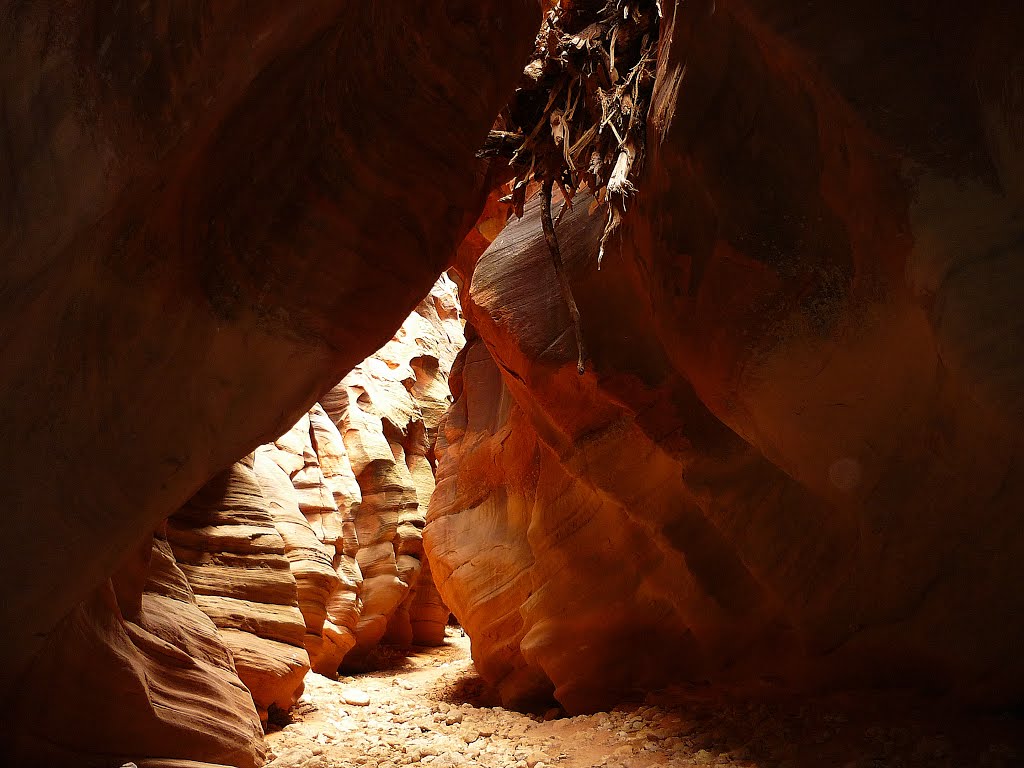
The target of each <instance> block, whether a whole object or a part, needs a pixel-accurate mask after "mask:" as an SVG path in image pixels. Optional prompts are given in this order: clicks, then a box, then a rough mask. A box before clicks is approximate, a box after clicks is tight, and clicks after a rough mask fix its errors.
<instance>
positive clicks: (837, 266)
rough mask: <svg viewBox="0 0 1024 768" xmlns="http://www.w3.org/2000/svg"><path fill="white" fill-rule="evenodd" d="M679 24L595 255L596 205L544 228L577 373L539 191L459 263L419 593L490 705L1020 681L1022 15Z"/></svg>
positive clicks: (996, 690)
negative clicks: (456, 326)
mask: <svg viewBox="0 0 1024 768" xmlns="http://www.w3.org/2000/svg"><path fill="white" fill-rule="evenodd" d="M712 11H713V12H712ZM675 18H676V26H675V29H674V34H673V35H672V37H671V41H672V44H671V48H670V49H666V52H665V53H666V55H667V56H668V57H669V58H668V67H667V70H666V72H667V74H668V75H669V77H667V78H666V80H664V81H663V83H670V82H672V80H671V77H670V76H671V75H672V74H673V73H679V72H681V69H676V68H677V67H678V68H681V66H682V64H683V63H684V62H685V63H686V71H685V77H684V78H683V79H682V81H681V83H682V84H681V88H680V95H679V101H678V106H677V109H676V113H675V119H674V124H673V125H672V128H671V131H670V132H669V134H668V137H667V139H666V140H665V141H664V142H662V141H661V139H660V137H659V136H656V135H652V136H651V137H650V141H649V149H650V154H649V157H648V161H647V162H648V165H647V168H648V170H647V178H646V181H645V183H644V185H643V186H642V188H641V191H640V193H639V196H638V198H637V200H636V201H634V204H633V205H632V206H631V207H630V212H629V215H628V216H627V218H626V224H625V228H624V229H623V232H622V236H621V238H616V242H615V243H614V247H612V248H610V249H609V252H608V254H607V256H606V259H605V262H604V268H603V269H602V271H600V272H598V271H597V267H596V253H597V238H598V236H599V233H600V231H601V227H602V222H601V221H600V220H599V219H600V214H599V213H595V214H594V217H593V218H591V216H590V215H589V214H588V208H589V202H590V201H588V200H586V199H585V198H584V197H583V196H581V197H580V198H578V199H577V201H576V204H575V207H574V209H573V211H572V212H571V213H569V214H567V215H566V217H565V219H564V221H563V222H562V223H561V224H560V225H559V228H558V235H559V239H560V242H561V243H562V249H563V256H564V258H565V259H566V262H567V268H568V269H569V271H570V273H571V277H572V282H573V286H574V290H575V292H576V299H577V302H578V303H579V307H580V311H581V313H582V316H583V326H584V336H585V338H586V340H587V346H588V353H589V357H590V360H589V363H588V371H587V374H586V375H585V376H584V377H582V378H580V377H578V376H577V375H576V373H575V370H574V366H573V365H572V361H573V360H574V359H575V355H576V350H575V344H574V341H573V333H572V328H571V326H569V318H568V312H567V311H566V309H565V307H564V305H563V302H562V299H561V297H560V295H559V292H558V289H557V283H556V280H555V277H554V273H553V270H552V267H551V265H550V256H549V254H548V252H547V247H546V244H545V242H544V240H543V236H542V234H541V226H540V221H539V212H538V208H537V204H536V201H535V202H534V204H533V206H532V208H530V209H529V210H528V211H527V215H526V216H525V218H524V219H523V220H522V221H519V222H513V223H511V224H510V225H509V226H508V227H507V228H506V229H505V230H504V231H503V232H502V234H501V235H500V237H499V238H498V239H497V240H496V241H495V242H494V243H493V245H492V246H491V247H490V249H489V250H488V251H487V252H486V253H485V254H484V255H483V257H482V258H481V259H480V260H479V262H478V263H477V264H476V266H475V271H474V272H473V273H472V275H471V276H470V274H468V273H467V274H466V275H465V278H466V283H467V286H466V288H467V290H466V296H465V301H464V306H465V311H466V314H467V317H468V319H469V320H470V322H471V323H472V324H473V325H474V326H475V328H476V330H477V332H478V333H479V336H480V339H481V342H475V343H471V345H470V347H468V348H467V350H466V352H465V353H464V355H465V357H464V359H463V360H462V365H461V373H460V374H459V375H458V376H457V377H453V380H454V379H461V385H459V384H455V385H453V391H455V390H460V392H459V395H458V396H459V399H458V401H457V402H456V404H455V407H454V408H453V411H452V414H451V416H450V417H449V420H448V423H447V426H446V428H445V430H444V437H445V440H444V441H442V445H443V444H444V443H445V442H446V443H447V446H446V447H445V448H444V450H443V452H442V458H441V466H440V467H439V472H438V479H439V483H438V490H437V492H436V493H435V495H434V497H433V500H432V502H431V510H430V522H429V523H428V525H427V528H426V531H425V545H426V549H427V552H428V555H429V557H430V559H431V562H432V566H433V568H434V573H435V578H436V579H437V581H438V584H439V586H440V587H441V592H442V595H443V596H444V598H445V600H446V601H447V602H448V604H449V605H450V606H451V608H452V609H453V611H454V612H455V613H456V615H457V616H458V617H459V618H460V620H462V622H463V623H464V625H465V626H466V627H467V630H468V631H469V633H470V635H471V636H472V637H473V651H474V658H475V659H476V660H477V661H478V664H479V666H480V668H481V671H482V673H483V674H484V675H485V676H486V677H488V678H489V679H490V680H492V681H493V682H495V683H497V684H498V685H499V687H500V688H501V689H502V691H503V693H504V695H505V698H506V701H509V702H511V703H515V702H517V701H527V700H530V699H532V698H538V697H542V696H544V695H546V694H547V693H548V692H550V691H552V690H553V691H554V694H555V696H556V697H557V698H558V699H559V700H560V701H561V702H562V703H563V704H564V705H565V706H566V707H567V708H568V709H569V710H571V711H582V710H586V709H593V708H595V707H599V706H602V705H603V704H606V703H608V702H610V701H613V700H615V699H617V698H620V697H622V696H624V695H628V694H629V693H630V692H632V690H633V689H636V688H640V689H643V688H648V687H650V686H652V685H664V684H667V683H669V682H672V681H704V680H711V681H715V682H723V683H725V682H731V683H736V684H742V685H765V684H768V685H783V686H786V687H790V688H798V689H799V688H808V687H816V686H819V685H846V684H858V685H863V684H894V685H903V684H911V685H918V686H922V687H924V688H926V689H929V690H942V691H953V692H955V693H956V694H958V695H962V696H965V697H967V698H970V699H973V700H976V701H981V702H985V703H992V702H1003V701H1007V700H1013V699H1015V698H1017V697H1019V696H1020V695H1021V693H1022V692H1024V665H1022V664H1021V662H1020V659H1019V654H1017V653H1016V651H1015V650H1014V648H1015V646H1016V645H1017V644H1019V642H1020V640H1021V638H1022V637H1024V623H1022V621H1021V617H1022V616H1024V610H1022V609H1024V602H1022V600H1024V598H1022V596H1021V593H1020V590H1019V589H1017V586H1016V585H1019V584H1020V583H1021V582H1022V579H1024V570H1022V569H1024V566H1022V563H1024V557H1022V555H1024V538H1022V533H1021V529H1020V526H1019V525H1017V524H1016V522H1015V521H1016V518H1017V517H1018V512H1017V510H1019V508H1020V504H1021V502H1022V501H1024V485H1022V483H1021V477H1022V476H1024V475H1022V473H1021V469H1022V467H1021V456H1022V455H1024V454H1022V452H1021V450H1020V449H1021V444H1020V435H1021V433H1022V432H1021V426H1022V421H1024V418H1022V416H1024V411H1022V409H1021V400H1020V393H1021V392H1024V386H1020V377H1021V376H1024V365H1022V363H1021V361H1022V360H1024V356H1022V355H1021V354H1020V351H1021V349H1022V348H1024V320H1022V314H1021V306H1022V305H1021V304H1020V302H1018V301H1016V300H1015V299H1011V298H1010V296H1011V295H1013V296H1016V295H1017V294H1018V293H1019V292H1020V290H1021V288H1022V287H1024V273H1022V272H1021V271H1020V270H1019V269H1018V265H1019V264H1020V263H1024V262H1021V260H1020V259H1019V258H1018V257H1017V256H1018V255H1019V254H1017V250H1019V243H1020V241H1021V232H1022V229H1021V226H1020V219H1019V213H1020V211H1021V209H1022V203H1024V197H1022V195H1021V190H1020V185H1019V184H1017V183H1016V182H1015V181H1014V179H1015V178H1016V176H1015V175H1014V171H1013V170H1012V169H1014V168H1016V167H1017V166H1018V165H1019V164H1020V162H1021V160H1022V158H1024V151H1022V150H1024V146H1022V144H1021V142H1020V141H1019V140H1018V139H1019V131H1017V130H1016V128H1015V126H1018V125H1019V123H1020V121H1021V119H1022V115H1024V111H1022V107H1021V105H1020V103H1019V100H1018V99H1016V97H1015V96H1013V94H1015V93H1017V92H1018V91H1019V82H1017V81H1016V80H1014V78H1015V77H1017V75H1013V74H1010V72H1011V71H1017V72H1019V70H1013V68H1012V66H1010V65H1012V64H1013V63H1014V62H1017V61H1018V60H1019V51H1018V50H1016V49H1015V48H1013V46H1010V45H1009V44H1008V43H1007V39H1008V34H1009V33H1008V32H1007V30H1008V29H1014V30H1018V31H1020V30H1021V28H1022V25H1024V13H1022V12H1021V11H1020V9H1018V8H1010V7H1009V6H1008V5H1007V4H1000V3H986V4H983V6H982V7H978V8H966V7H961V6H954V5H950V4H947V5H943V6H942V7H941V8H936V7H932V6H929V7H928V8H927V9H925V6H924V5H922V4H915V3H911V4H908V5H903V6H900V8H899V9H893V8H890V7H889V6H884V7H883V6H882V5H881V4H876V3H873V2H860V3H853V4H846V5H844V6H842V7H838V6H820V7H818V6H815V7H814V8H813V9H811V8H808V9H803V7H802V6H801V9H798V8H797V4H793V3H768V2H756V1H750V2H745V1H742V0H737V1H735V2H721V1H719V2H718V3H717V4H711V3H685V4H682V5H681V6H680V8H679V12H678V14H677V16H676V17H675ZM666 39H668V35H666ZM896 41H898V42H896ZM1008 66H1009V67H1010V68H1009V69H1008V68H1007V67H1008ZM938 72H941V73H942V76H941V77H937V76H935V74H934V73H938ZM460 263H461V262H460ZM470 277H471V282H470ZM459 368H460V366H459V365H457V366H456V369H459ZM499 377H500V378H499ZM510 446H514V448H510ZM496 541H501V542H503V543H502V545H501V546H497V547H496V546H495V542H496Z"/></svg>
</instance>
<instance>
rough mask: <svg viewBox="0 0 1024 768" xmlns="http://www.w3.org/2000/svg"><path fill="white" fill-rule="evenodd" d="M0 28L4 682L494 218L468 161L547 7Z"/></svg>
mask: <svg viewBox="0 0 1024 768" xmlns="http://www.w3.org/2000/svg"><path fill="white" fill-rule="evenodd" d="M0 18H2V19H3V23H2V24H0V51H2V53H0V79H2V81H3V82H4V83H5V88H4V91H3V94H2V96H0V98H2V101H3V106H2V108H3V112H4V114H5V116H6V117H5V120H4V125H5V129H4V130H3V131H2V132H0V156H2V157H3V158H4V160H3V161H2V162H3V172H2V173H0V253H3V255H4V258H3V259H2V265H0V292H2V293H3V297H4V300H3V301H2V302H0V327H3V328H4V351H5V354H4V360H3V362H2V364H0V393H2V397H0V404H2V405H0V430H2V431H3V433H4V434H6V435H10V436H12V439H11V440H9V441H7V442H6V443H5V447H4V448H2V449H0V465H2V466H3V467H4V472H3V473H2V475H0V498H2V499H3V500H4V503H5V507H6V508H7V510H8V514H7V516H6V518H5V520H6V526H7V536H6V537H5V541H6V542H7V543H6V544H5V545H4V548H3V553H2V556H0V581H2V582H3V583H5V584H15V583H17V584H27V585H29V586H28V587H27V588H25V589H17V590H11V591H10V592H9V594H7V595H6V596H5V599H4V600H3V601H0V628H2V631H0V651H2V654H3V657H4V658H5V659H7V663H6V664H5V665H3V670H2V672H0V690H3V689H5V688H6V686H7V685H8V684H9V683H10V682H11V681H12V680H13V679H14V678H15V677H16V676H17V675H18V674H19V673H20V671H21V669H22V668H23V666H24V665H25V664H26V663H27V662H28V661H29V660H30V659H31V658H32V657H33V655H34V654H35V653H36V652H37V651H38V650H39V648H40V647H41V644H42V643H43V642H44V639H43V638H45V637H46V636H47V634H48V633H49V632H50V631H51V630H53V629H54V628H55V627H56V626H57V624H58V623H59V622H60V621H61V619H62V617H64V616H65V615H67V614H68V612H69V611H71V610H73V609H74V606H76V605H77V604H78V603H79V602H81V601H82V600H83V599H85V598H86V597H87V596H88V595H89V594H90V593H91V592H92V590H94V589H95V588H96V587H97V586H98V585H100V584H102V583H103V582H104V581H105V580H106V579H107V578H108V576H109V575H110V573H111V572H112V570H113V569H114V567H115V565H116V564H117V562H118V560H119V559H120V557H121V556H122V555H123V553H124V552H126V551H127V550H128V549H130V548H131V547H132V546H133V545H134V543H135V542H137V541H138V540H139V538H140V537H141V536H143V535H145V534H146V533H147V532H148V531H152V530H153V528H154V527H155V526H156V525H158V524H159V523H160V521H162V520H163V519H165V518H166V517H167V516H168V515H169V514H171V513H172V512H173V511H174V510H175V509H177V508H179V507H180V506H181V505H183V504H184V503H185V502H186V501H187V500H188V499H189V498H190V497H191V496H192V495H193V494H194V493H195V492H196V491H197V490H198V489H199V488H200V487H201V486H202V485H203V484H204V483H205V482H206V481H207V480H209V479H210V478H211V477H212V476H213V475H214V474H215V473H216V472H218V471H220V470H221V469H222V468H223V467H225V466H227V465H229V464H230V463H231V462H233V461H235V460H237V459H238V457H239V456H242V455H244V454H246V453H247V452H249V451H252V450H254V449H255V448H256V446H257V445H259V444H260V443H261V442H265V441H267V440H271V439H273V438H274V437H276V436H277V435H279V434H280V433H281V432H282V431H284V430H286V429H287V428H288V427H289V426H290V425H291V424H294V422H295V421H296V420H297V419H298V418H299V417H300V416H301V415H302V414H303V413H304V412H306V411H307V410H308V409H309V408H310V407H311V405H312V404H313V403H314V402H315V400H316V398H317V397H318V396H319V395H320V394H321V393H323V392H324V391H326V390H327V389H329V388H330V387H331V386H333V385H334V384H335V383H336V382H337V381H338V380H339V379H340V378H342V377H343V376H344V374H345V373H346V372H347V371H349V370H350V369H351V368H352V367H353V366H354V365H355V364H356V363H357V362H358V361H359V360H361V359H363V358H364V357H365V356H366V355H367V354H370V353H371V352H373V350H375V349H377V348H378V347H379V346H380V345H381V344H383V343H384V342H385V341H387V339H388V338H389V337H390V336H391V335H392V334H393V333H394V330H395V329H396V328H397V327H398V325H399V324H400V323H401V320H402V318H403V317H405V316H406V315H407V314H408V313H409V311H411V309H412V308H413V307H414V306H415V304H416V302H418V301H419V300H420V299H421V298H422V297H423V295H424V294H425V293H426V292H427V290H428V289H429V287H430V285H431V283H432V282H433V281H434V280H435V279H436V277H437V274H438V273H439V272H440V271H441V270H442V269H443V268H444V267H445V266H446V265H447V263H448V262H449V260H450V259H451V258H452V256H453V254H454V252H455V250H456V248H457V246H458V243H459V242H460V241H461V239H462V237H463V235H464V234H465V232H466V231H467V230H468V229H469V228H470V226H471V225H472V222H473V221H475V220H476V218H477V213H478V210H479V207H480V205H481V204H482V202H483V196H484V195H485V194H486V189H487V186H488V185H487V182H486V180H485V178H484V176H485V172H486V170H485V166H484V165H483V164H481V163H480V162H479V161H478V160H476V158H475V157H474V152H475V151H476V149H477V148H478V147H479V146H480V144H481V142H482V141H483V139H484V137H485V135H486V133H487V130H488V129H489V127H490V126H491V124H492V121H493V119H494V116H495V115H496V114H497V112H498V110H499V109H500V108H501V105H502V104H503V103H504V102H505V101H506V99H507V98H508V95H509V93H510V91H511V89H512V87H513V86H514V83H515V80H516V78H517V77H518V74H519V69H520V67H521V60H522V58H523V57H524V56H525V55H526V52H527V51H528V50H529V47H530V45H531V41H532V39H533V37H534V35H535V33H536V29H537V26H538V23H539V22H538V19H539V10H538V8H537V5H536V3H534V2H532V1H531V0H512V1H509V0H502V1H501V2H496V1H495V0H474V2H471V3H465V2H456V3H451V2H447V1H444V2H442V1H441V0H429V1H428V2H415V3H411V2H393V1H392V0H387V1H386V2H382V1H375V2H365V3H355V4H352V3H342V4H339V3H334V2H324V1H323V0H314V1H313V2H303V3H298V4H295V3H259V4H256V5H253V4H250V3H238V2H227V3H216V4H210V3H198V2H184V3H177V2H175V3H165V4H160V3H155V4H154V3H150V2H148V0H147V1H145V2H144V1H143V0H129V1H128V2H125V3H120V4H111V3H108V2H98V1H94V2H80V3H70V4H67V3H65V4H45V3H44V4H36V3H29V4H26V3H20V2H14V1H13V0H4V2H0ZM282 371H289V372H290V375H288V376H283V375H281V372H282ZM44 457H45V458H44ZM55 478H56V480H55ZM84 489H88V492H85V491H84ZM41 519H45V520H47V524H46V525H40V524H39V521H40V520H41Z"/></svg>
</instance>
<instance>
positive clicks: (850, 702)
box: [267, 630, 1024, 768]
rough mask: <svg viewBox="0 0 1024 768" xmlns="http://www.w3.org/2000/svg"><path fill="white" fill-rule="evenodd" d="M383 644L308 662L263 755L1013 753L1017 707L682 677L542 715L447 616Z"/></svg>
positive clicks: (970, 757)
mask: <svg viewBox="0 0 1024 768" xmlns="http://www.w3.org/2000/svg"><path fill="white" fill-rule="evenodd" d="M381 653H382V654H383V655H382V656H378V657H377V658H376V659H375V660H374V664H375V665H376V666H377V667H378V671H375V672H369V673H365V674H361V675H357V676H351V677H348V676H344V677H340V678H339V679H338V680H337V681H335V680H330V679H328V678H325V677H322V676H320V675H316V674H312V673H311V674H310V675H309V676H307V678H306V688H305V692H304V694H303V696H302V699H301V700H300V702H299V704H298V705H297V706H296V707H295V708H294V709H293V710H292V712H291V713H289V715H288V719H287V720H285V721H283V722H282V721H278V722H277V724H276V725H272V726H271V728H270V732H269V733H268V734H267V743H268V745H269V748H270V751H271V755H270V763H269V766H268V768H335V767H338V768H341V767H344V766H353V767H357V766H358V767H359V768H399V766H403V765H429V766H431V768H455V767H456V766H460V767H461V766H465V768H474V767H477V766H479V767H483V768H492V767H493V768H585V767H588V766H603V767H605V768H649V767H653V766H662V765H665V766H705V765H731V766H736V767H737V768H741V767H742V768H832V767H833V766H834V767H835V768H890V767H891V768H916V767H917V766H921V767H922V768H924V767H926V766H927V767H928V768H931V767H932V766H935V767H937V768H961V767H962V766H979V768H982V767H983V768H1010V767H1011V766H1020V765H1024V736H1022V735H1021V734H1022V731H1024V727H1022V726H1024V721H1022V719H1021V717H1020V713H1009V712H1004V713H993V714H990V715H985V716H981V715H979V716H972V717H970V718H968V719H965V718H964V717H963V716H962V715H957V714H956V713H954V712H952V711H946V710H943V709H942V707H941V706H940V705H939V704H937V703H935V702H929V701H927V700H921V699H920V698H918V697H903V696H900V695H898V694H886V695H884V696H882V695H880V696H877V697H865V696H863V695H861V696H859V697H857V698H856V699H849V698H845V697H827V698H825V697H823V698H818V699H814V700H807V699H803V700H800V701H797V700H791V699H787V698H785V697H780V696H774V697H769V696H765V695H762V696H758V697H756V699H755V698H752V697H750V696H744V697H742V698H741V697H739V696H736V697H729V696H728V695H723V693H722V692H721V691H717V692H714V695H713V696H712V694H711V693H709V692H707V691H704V692H702V691H701V690H699V689H698V688H693V689H688V690H675V691H668V692H663V693H661V694H658V695H656V696H649V697H648V698H647V700H646V701H644V702H636V703H632V704H628V705H624V706H620V707H617V708H616V709H615V710H614V711H612V712H599V713H597V714H593V715H583V716H577V717H567V716H565V715H564V714H563V713H561V712H557V711H549V712H548V713H546V715H545V716H546V717H547V718H549V719H545V716H541V715H527V714H522V713H518V712H511V711H508V710H505V709H502V708H500V707H494V706H488V704H491V703H493V701H492V699H491V695H492V694H491V693H490V692H489V691H488V690H487V688H486V686H485V685H484V684H483V682H482V681H481V680H480V678H479V677H478V676H477V674H476V673H475V671H474V668H473V664H472V661H471V659H470V645H469V639H468V638H466V637H463V636H461V634H460V633H459V631H458V630H454V631H452V630H449V634H448V637H447V638H446V640H445V644H444V645H443V646H441V647H438V648H429V649H427V648H423V649H414V650H412V651H411V652H410V655H408V656H405V655H404V654H402V653H399V652H397V651H394V652H393V655H391V656H390V657H389V656H388V655H387V654H388V651H387V650H386V649H385V650H384V651H382V652H381Z"/></svg>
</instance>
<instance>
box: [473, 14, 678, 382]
mask: <svg viewBox="0 0 1024 768" xmlns="http://www.w3.org/2000/svg"><path fill="white" fill-rule="evenodd" d="M661 17H662V5H661V3H660V2H657V0H559V2H558V3H556V4H555V6H554V7H553V8H552V9H551V10H550V11H548V13H547V16H546V17H545V20H544V24H543V25H542V26H541V30H540V32H539V33H538V35H537V41H536V46H535V49H534V55H533V57H532V58H531V60H530V63H529V64H528V65H527V66H526V68H525V69H524V71H523V78H522V81H521V83H520V86H519V88H518V89H517V90H516V93H515V96H514V97H513V99H512V101H511V102H510V103H509V104H508V106H507V107H506V109H505V111H504V113H503V123H504V125H503V126H502V128H503V130H494V131H491V133H490V135H489V136H488V138H487V142H486V144H485V145H484V147H483V149H481V150H480V152H479V153H478V154H479V155H480V156H481V157H502V158H506V159H507V160H508V161H509V162H510V163H511V164H512V166H513V167H514V169H515V173H516V177H515V179H514V180H513V183H512V194H511V195H510V200H511V202H512V204H513V208H514V210H515V212H516V215H517V216H520V217H522V215H523V206H524V204H525V201H526V190H527V184H528V183H529V182H531V181H538V182H541V185H542V186H541V189H542V194H543V195H544V199H543V200H542V208H541V216H542V223H543V225H544V234H545V239H546V240H547V242H548V247H549V249H550V250H551V256H552V260H553V261H554V263H555V270H556V272H557V273H558V278H559V285H560V286H561V287H562V295H563V297H564V298H565V301H566V304H567V305H568V306H569V311H570V315H571V316H572V319H573V324H574V326H575V331H576V340H577V345H578V347H579V353H580V357H579V365H578V368H579V372H580V373H581V374H582V373H583V363H584V360H585V357H584V351H583V334H582V331H581V329H580V322H579V311H578V309H577V308H576V303H575V301H574V300H573V297H572V290H571V287H570V285H569V281H568V278H567V277H566V276H565V274H564V270H563V267H562V262H561V255H560V253H559V251H558V241H557V238H556V237H555V231H554V227H555V224H557V221H555V222H554V223H553V222H552V221H551V193H552V190H553V187H554V185H555V184H557V185H558V187H559V189H560V190H561V191H562V195H563V197H564V198H565V201H566V202H565V206H570V207H571V200H572V197H573V195H574V194H575V192H576V190H578V189H580V188H581V187H583V186H584V185H585V186H587V187H589V188H590V190H591V191H592V192H593V193H594V196H595V197H596V199H597V200H598V201H599V202H600V204H602V205H604V206H606V208H607V212H608V214H607V220H606V223H605V228H604V232H603V233H602V235H601V246H600V250H599V252H598V268H600V265H601V260H602V258H603V256H604V249H605V244H606V243H607V241H608V238H609V237H610V236H611V235H612V233H614V232H615V231H616V230H617V229H618V227H619V225H620V224H621V222H622V218H623V215H624V214H625V212H626V202H627V200H628V199H629V198H630V197H632V196H633V195H635V194H636V192H637V179H638V176H639V174H640V172H641V170H642V168H643V160H644V147H645V143H646V135H647V122H648V117H649V114H650V110H651V101H652V98H651V97H652V91H653V88H654V84H655V75H656V67H657V65H658V60H657V59H658V41H659V38H660V33H661V26H662V18H661ZM564 212H565V207H563V209H562V211H561V212H560V213H559V215H558V218H559V219H561V216H562V213H564Z"/></svg>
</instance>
